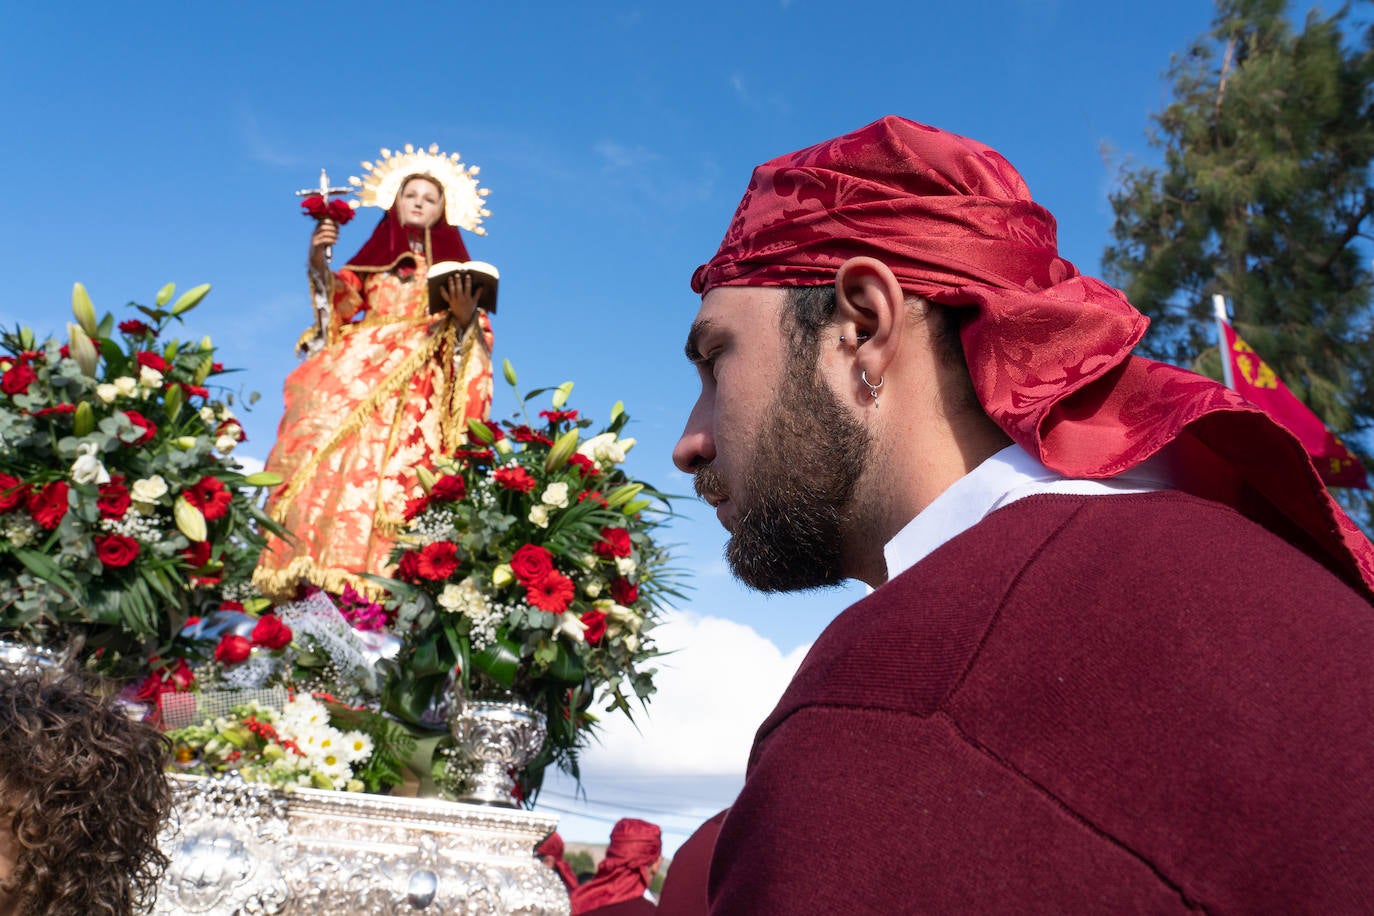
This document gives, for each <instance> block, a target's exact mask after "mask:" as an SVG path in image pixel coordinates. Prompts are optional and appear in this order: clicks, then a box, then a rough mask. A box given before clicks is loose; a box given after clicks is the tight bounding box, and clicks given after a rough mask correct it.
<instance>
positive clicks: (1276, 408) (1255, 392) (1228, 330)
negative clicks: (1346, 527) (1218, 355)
mask: <svg viewBox="0 0 1374 916" xmlns="http://www.w3.org/2000/svg"><path fill="white" fill-rule="evenodd" d="M1221 327H1222V333H1223V334H1224V335H1225V337H1226V356H1225V358H1226V359H1229V360H1230V361H1231V373H1232V380H1233V384H1234V387H1235V389H1236V391H1237V392H1238V393H1240V394H1242V395H1244V396H1245V398H1246V399H1247V400H1249V401H1251V402H1253V403H1255V404H1257V405H1259V406H1260V407H1263V408H1264V410H1265V413H1267V414H1269V416H1271V417H1273V418H1274V419H1275V420H1277V421H1278V422H1279V423H1282V424H1283V425H1284V426H1285V427H1286V428H1287V429H1288V431H1289V432H1291V433H1292V434H1293V435H1295V436H1297V437H1298V440H1299V441H1300V442H1302V446H1303V448H1305V449H1307V454H1309V455H1311V456H1312V463H1313V464H1314V465H1315V466H1316V468H1317V474H1318V475H1319V476H1320V477H1321V479H1322V480H1323V481H1324V482H1325V483H1326V485H1327V486H1330V487H1356V488H1359V489H1361V490H1368V489H1369V481H1368V480H1366V478H1365V472H1364V465H1362V464H1360V461H1359V459H1358V458H1356V457H1355V456H1354V455H1352V454H1351V453H1350V449H1348V448H1346V447H1345V444H1344V443H1343V442H1341V440H1340V439H1338V438H1336V434H1335V433H1333V432H1332V431H1331V430H1329V429H1327V428H1326V423H1324V422H1323V421H1322V418H1321V417H1319V416H1317V415H1316V414H1315V413H1313V412H1312V411H1311V410H1310V409H1309V408H1308V406H1307V405H1306V404H1304V403H1303V402H1302V401H1300V400H1298V396H1297V395H1295V394H1294V393H1293V392H1292V391H1289V390H1288V386H1287V385H1285V384H1284V383H1283V379H1281V378H1279V377H1278V376H1277V375H1276V374H1275V373H1274V370H1273V369H1271V368H1270V367H1269V364H1268V363H1266V362H1265V361H1264V360H1262V359H1260V357H1259V354H1258V353H1256V352H1255V351H1254V348H1252V347H1251V346H1250V345H1249V344H1248V343H1246V342H1245V341H1244V340H1242V339H1241V337H1240V335H1239V334H1237V333H1236V329H1235V328H1233V327H1231V324H1230V322H1225V321H1223V322H1221Z"/></svg>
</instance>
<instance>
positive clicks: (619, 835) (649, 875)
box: [572, 817, 663, 916]
mask: <svg viewBox="0 0 1374 916" xmlns="http://www.w3.org/2000/svg"><path fill="white" fill-rule="evenodd" d="M662 854H663V835H662V831H660V830H659V829H658V826H657V825H656V824H651V823H649V822H648V821H640V820H635V819H634V818H632V817H626V818H622V819H620V820H619V821H617V822H616V825H615V826H614V827H613V828H611V843H610V845H609V846H607V847H606V858H604V859H602V860H601V864H600V865H598V866H597V867H596V876H595V877H594V878H592V879H591V880H590V881H588V882H587V883H586V884H584V885H582V886H581V887H579V888H578V889H577V890H575V891H573V893H572V911H573V916H577V914H579V913H585V912H587V911H588V910H594V909H596V908H597V907H602V906H610V905H611V904H612V903H623V902H625V901H626V900H634V899H635V898H637V897H642V896H644V891H645V889H646V888H647V887H648V886H649V882H650V881H651V880H653V868H654V865H655V864H656V863H657V862H658V860H659V858H660V856H661V855H662Z"/></svg>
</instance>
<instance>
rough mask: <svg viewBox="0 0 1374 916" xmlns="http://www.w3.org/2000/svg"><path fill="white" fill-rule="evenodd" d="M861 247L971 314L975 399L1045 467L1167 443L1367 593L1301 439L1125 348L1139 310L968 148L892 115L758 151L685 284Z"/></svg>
mask: <svg viewBox="0 0 1374 916" xmlns="http://www.w3.org/2000/svg"><path fill="white" fill-rule="evenodd" d="M859 255H868V256H871V257H874V258H877V259H878V260H880V261H882V262H883V263H885V264H887V265H888V267H890V268H891V269H892V271H893V273H894V274H896V276H897V279H898V282H899V283H900V284H901V286H902V289H904V290H906V291H907V292H910V293H914V294H916V295H918V296H921V297H923V298H925V299H928V300H929V301H931V302H934V303H938V304H940V305H945V306H957V307H961V308H967V309H971V310H974V314H973V315H972V316H971V317H969V319H968V320H967V321H966V322H965V323H964V324H963V326H962V331H961V337H962V341H963V349H964V356H965V359H966V360H967V362H968V367H969V373H970V375H971V376H972V379H973V385H974V388H975V390H976V391H977V393H978V400H979V401H980V402H981V403H982V405H983V409H984V410H985V411H986V412H987V414H988V416H990V417H991V418H992V419H993V420H994V421H995V422H996V423H997V424H998V425H999V426H1000V427H1002V429H1003V430H1005V431H1006V433H1007V434H1008V435H1009V436H1011V438H1012V439H1013V440H1015V441H1016V442H1017V444H1019V445H1020V446H1021V447H1022V448H1024V449H1025V450H1026V451H1028V452H1029V453H1030V454H1032V455H1034V456H1036V457H1037V458H1039V459H1040V461H1042V462H1043V463H1044V464H1046V465H1047V466H1049V467H1051V468H1053V469H1055V470H1057V471H1059V472H1060V473H1062V474H1065V475H1067V476H1070V477H1110V476H1113V475H1115V474H1119V473H1121V472H1122V471H1125V470H1127V469H1128V468H1131V467H1134V466H1135V465H1137V464H1139V463H1141V462H1142V461H1144V460H1145V459H1147V458H1149V457H1150V456H1151V455H1153V454H1155V453H1156V452H1158V451H1159V450H1160V449H1161V448H1163V447H1164V446H1166V445H1170V444H1174V445H1175V448H1174V449H1173V451H1174V452H1175V454H1176V457H1177V463H1178V465H1179V470H1180V472H1181V479H1179V480H1178V481H1177V484H1178V486H1179V487H1180V488H1181V489H1184V490H1187V491H1189V492H1192V493H1195V494H1197V495H1200V496H1203V497H1206V498H1209V499H1214V500H1218V501H1221V502H1225V503H1228V504H1230V505H1232V506H1235V507H1236V508H1237V509H1239V510H1240V511H1242V512H1243V513H1245V514H1246V515H1248V516H1250V517H1251V518H1253V519H1255V520H1256V521H1258V522H1260V523H1261V524H1263V525H1265V526H1266V527H1268V528H1270V529H1271V530H1273V531H1275V532H1276V533H1277V534H1279V535H1280V536H1282V537H1284V538H1285V539H1287V540H1289V541H1290V542H1292V543H1294V544H1295V545H1297V546H1299V547H1301V548H1302V549H1303V550H1305V551H1306V552H1307V553H1309V554H1310V555H1312V556H1313V557H1315V558H1316V559H1318V560H1319V561H1321V562H1322V563H1324V564H1325V565H1326V566H1327V567H1329V568H1330V569H1332V570H1333V571H1334V572H1336V573H1337V574H1338V575H1340V576H1341V577H1342V578H1344V579H1345V580H1346V581H1348V582H1350V583H1351V584H1352V585H1354V586H1355V587H1357V588H1359V589H1361V591H1363V592H1364V593H1365V594H1366V595H1371V594H1374V546H1372V545H1371V544H1370V542H1369V540H1368V539H1367V538H1365V537H1364V535H1363V534H1361V533H1360V531H1359V529H1358V528H1356V527H1355V525H1354V523H1353V522H1351V521H1350V519H1349V518H1347V517H1346V515H1345V513H1344V512H1343V511H1342V510H1341V509H1340V507H1339V506H1337V505H1336V504H1335V502H1334V501H1333V500H1332V499H1331V497H1330V495H1329V494H1328V493H1327V491H1326V488H1325V487H1324V486H1323V485H1322V483H1321V480H1320V479H1319V478H1318V477H1317V473H1316V471H1315V469H1314V468H1313V467H1312V462H1311V459H1310V458H1309V457H1308V455H1307V452H1306V451H1305V450H1304V449H1303V447H1302V445H1301V443H1299V442H1298V440H1297V439H1296V438H1295V437H1294V436H1293V435H1292V434H1290V433H1289V432H1288V431H1287V430H1286V429H1284V428H1283V427H1281V426H1280V425H1278V424H1277V423H1275V422H1274V421H1273V420H1271V419H1270V418H1269V417H1268V415H1267V414H1265V413H1264V412H1263V411H1262V410H1260V409H1259V408H1258V407H1255V406H1254V405H1252V404H1250V403H1249V402H1248V401H1246V400H1245V399H1244V398H1242V397H1241V396H1240V395H1238V394H1236V393H1235V392H1233V391H1231V390H1230V389H1228V388H1226V387H1224V386H1222V385H1220V384H1218V383H1216V382H1214V381H1212V380H1210V379H1206V378H1203V377H1202V376H1199V375H1196V374H1194V373H1192V372H1188V371H1186V370H1183V369H1179V368H1177V367H1174V366H1169V365H1165V364H1163V363H1158V362H1154V361H1152V360H1148V359H1143V358H1141V357H1138V356H1132V355H1131V352H1130V351H1131V349H1132V348H1133V347H1134V346H1135V345H1136V344H1137V343H1138V342H1139V341H1140V339H1141V337H1142V336H1143V335H1144V333H1145V328H1146V325H1147V324H1148V323H1149V320H1148V319H1147V318H1146V317H1145V316H1144V315H1142V314H1140V312H1138V311H1136V309H1135V308H1134V307H1133V306H1132V305H1131V304H1130V303H1129V302H1127V301H1126V297H1125V296H1123V295H1122V294H1121V293H1120V292H1119V291H1118V290H1116V289H1113V288H1112V287H1110V286H1108V285H1106V284H1105V283H1103V282H1102V281H1100V280H1097V279H1094V278H1092V277H1085V276H1083V275H1081V274H1079V272H1078V270H1077V268H1075V267H1074V266H1073V264H1071V263H1069V262H1068V261H1066V260H1065V259H1063V258H1061V257H1059V252H1058V242H1057V237H1056V224H1055V221H1054V217H1053V216H1051V215H1050V213H1049V211H1047V210H1045V209H1044V208H1043V207H1041V206H1040V205H1039V204H1037V203H1035V202H1034V201H1033V200H1031V196H1030V191H1029V190H1027V188H1026V184H1025V182H1024V181H1023V180H1022V179H1021V176H1020V175H1019V174H1018V173H1017V172H1016V170H1015V169H1014V168H1012V166H1011V164H1010V163H1009V162H1007V160H1006V159H1004V158H1003V157H1002V156H1001V155H1000V154H999V153H998V152H996V151H995V150H993V149H990V148H989V147H986V146H984V145H983V144H981V143H978V142H976V141H974V140H969V139H967V138H965V137H960V136H957V135H955V134H951V133H947V132H945V131H942V130H939V129H938V128H934V127H929V126H926V125H924V124H917V123H915V122H912V121H908V120H905V119H903V118H897V117H891V116H889V117H886V118H883V119H882V120H880V121H875V122H874V123H872V124H869V125H868V126H867V127H863V128H861V129H859V130H857V131H855V132H853V133H851V134H846V135H844V136H842V137H837V138H835V139H833V140H827V141H826V142H824V143H820V144H817V145H816V146H812V147H808V148H807V149H803V150H800V151H798V152H795V153H790V154H788V155H786V156H780V157H778V158H777V159H774V160H772V161H770V162H766V163H764V164H763V165H761V166H759V167H758V168H757V169H755V170H754V175H753V179H752V180H751V181H750V183H749V188H748V190H747V191H746V192H745V194H744V199H743V200H742V201H741V202H740V205H739V209H738V210H737V211H736V212H735V217H734V219H733V220H732V221H731V223H730V228H729V230H728V231H727V232H726V234H725V240H724V241H723V242H722V243H721V246H720V250H719V251H717V252H716V255H715V257H713V258H712V259H711V260H710V261H709V262H708V263H706V264H703V265H702V266H701V267H698V268H697V270H696V272H695V273H694V274H693V275H692V289H693V290H695V291H696V292H698V293H702V294H703V295H704V294H705V293H706V292H708V291H709V290H711V289H712V288H714V287H717V286H780V287H791V286H822V285H826V284H830V283H833V282H834V280H835V271H836V269H837V268H839V266H840V265H841V264H843V263H844V262H845V261H846V260H848V259H849V258H852V257H856V256H859Z"/></svg>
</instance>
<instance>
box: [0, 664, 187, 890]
mask: <svg viewBox="0 0 1374 916" xmlns="http://www.w3.org/2000/svg"><path fill="white" fill-rule="evenodd" d="M167 758H168V744H167V740H166V738H164V737H163V735H162V733H161V732H160V731H158V729H157V728H156V727H155V726H153V725H150V724H148V723H144V722H139V721H136V720H134V719H131V718H129V716H128V715H127V714H126V713H125V711H124V709H123V707H122V706H121V705H120V704H119V703H117V702H116V701H115V698H114V696H113V693H112V691H111V689H110V687H109V685H108V684H107V683H106V682H104V681H102V680H99V679H97V678H95V676H93V675H90V674H88V673H86V672H84V671H81V670H74V669H70V668H66V669H61V668H59V669H45V670H38V671H34V670H23V671H15V670H14V669H10V668H5V667H3V666H0V811H3V815H0V830H3V829H4V828H5V826H6V821H8V827H9V830H10V831H11V834H12V841H13V842H12V845H13V847H14V849H15V850H16V855H15V863H14V870H13V872H12V873H11V874H10V876H9V879H8V880H7V881H4V882H3V883H0V893H8V894H9V895H10V899H11V903H12V904H13V905H14V906H16V907H17V909H16V910H15V912H17V913H20V914H25V916H27V914H38V913H45V914H65V913H73V914H75V913H80V914H110V916H115V914H128V913H133V912H135V910H136V909H143V908H146V907H149V906H151V904H152V902H153V900H154V899H155V897H156V894H157V884H158V881H159V880H160V878H161V876H162V872H163V870H164V869H165V868H166V866H167V857H166V856H165V855H163V854H162V851H161V850H160V849H159V848H158V846H157V838H158V831H159V829H160V828H161V826H162V824H163V821H164V820H165V819H166V817H167V816H168V814H169V813H170V811H171V806H172V790H171V786H170V784H169V783H168V781H167V778H166V775H165V773H164V771H165V769H166V764H167Z"/></svg>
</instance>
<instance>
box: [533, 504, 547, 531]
mask: <svg viewBox="0 0 1374 916" xmlns="http://www.w3.org/2000/svg"><path fill="white" fill-rule="evenodd" d="M530 524H531V525H537V526H539V527H540V528H547V527H549V508H548V506H544V505H537V506H532V507H531V508H530Z"/></svg>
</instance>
